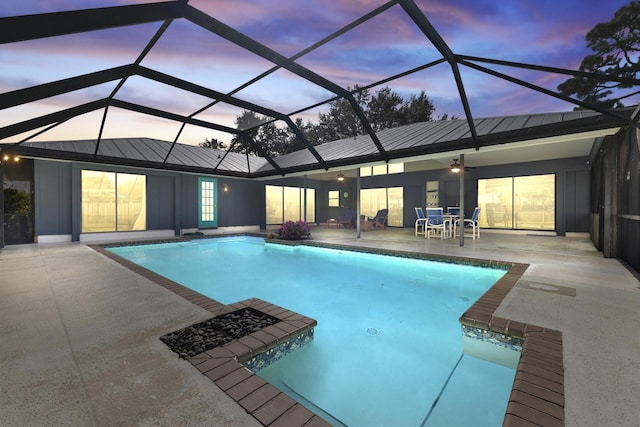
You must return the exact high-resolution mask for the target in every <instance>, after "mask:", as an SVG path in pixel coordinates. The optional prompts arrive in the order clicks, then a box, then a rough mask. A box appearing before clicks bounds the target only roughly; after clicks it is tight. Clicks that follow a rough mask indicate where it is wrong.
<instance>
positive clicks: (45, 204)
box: [33, 160, 71, 235]
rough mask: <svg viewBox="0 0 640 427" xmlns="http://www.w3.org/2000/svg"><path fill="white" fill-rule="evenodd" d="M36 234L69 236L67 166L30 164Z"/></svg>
mask: <svg viewBox="0 0 640 427" xmlns="http://www.w3.org/2000/svg"><path fill="white" fill-rule="evenodd" d="M33 174H34V188H35V202H34V204H35V216H36V218H35V233H36V235H40V234H42V235H46V234H53V235H61V234H71V163H63V162H49V161H45V160H35V161H34V171H33Z"/></svg>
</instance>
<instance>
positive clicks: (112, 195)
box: [81, 170, 147, 233]
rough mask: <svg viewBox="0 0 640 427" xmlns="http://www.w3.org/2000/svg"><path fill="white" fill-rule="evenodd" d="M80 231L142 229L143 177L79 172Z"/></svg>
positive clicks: (143, 211)
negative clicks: (80, 199)
mask: <svg viewBox="0 0 640 427" xmlns="http://www.w3.org/2000/svg"><path fill="white" fill-rule="evenodd" d="M81 182H82V183H81V185H82V195H81V197H82V202H81V205H82V208H81V209H82V232H83V233H92V232H93V233H95V232H107V231H132V230H145V229H146V227H147V220H146V218H147V205H146V177H145V176H144V175H133V174H125V173H114V172H102V171H91V170H83V171H82V172H81Z"/></svg>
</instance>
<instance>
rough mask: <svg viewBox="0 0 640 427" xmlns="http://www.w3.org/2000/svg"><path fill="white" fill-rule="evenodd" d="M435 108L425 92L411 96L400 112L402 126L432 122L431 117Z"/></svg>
mask: <svg viewBox="0 0 640 427" xmlns="http://www.w3.org/2000/svg"><path fill="white" fill-rule="evenodd" d="M434 111H435V107H434V106H433V103H432V102H431V100H430V99H429V98H428V97H427V94H426V93H425V91H424V90H423V91H422V92H420V95H418V96H415V95H411V96H410V97H409V100H408V101H406V102H405V103H404V104H403V106H402V109H401V110H400V123H399V124H400V125H408V124H411V123H417V122H427V121H430V120H432V118H431V115H432V114H433V112H434Z"/></svg>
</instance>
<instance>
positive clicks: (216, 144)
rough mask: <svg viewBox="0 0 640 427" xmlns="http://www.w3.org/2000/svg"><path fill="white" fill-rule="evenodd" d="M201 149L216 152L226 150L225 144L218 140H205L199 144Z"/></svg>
mask: <svg viewBox="0 0 640 427" xmlns="http://www.w3.org/2000/svg"><path fill="white" fill-rule="evenodd" d="M198 145H199V146H200V147H204V148H214V149H216V150H224V149H225V147H224V142H222V141H220V140H218V139H216V138H211V139H205V140H204V141H203V142H201V143H199V144H198Z"/></svg>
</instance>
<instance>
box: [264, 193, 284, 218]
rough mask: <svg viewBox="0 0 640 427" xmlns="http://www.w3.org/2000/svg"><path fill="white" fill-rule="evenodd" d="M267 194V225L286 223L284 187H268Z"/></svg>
mask: <svg viewBox="0 0 640 427" xmlns="http://www.w3.org/2000/svg"><path fill="white" fill-rule="evenodd" d="M265 192H266V194H265V196H266V202H267V224H282V223H284V221H283V218H284V215H283V210H284V209H283V206H282V200H283V196H282V187H281V186H276V185H266V186H265Z"/></svg>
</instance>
